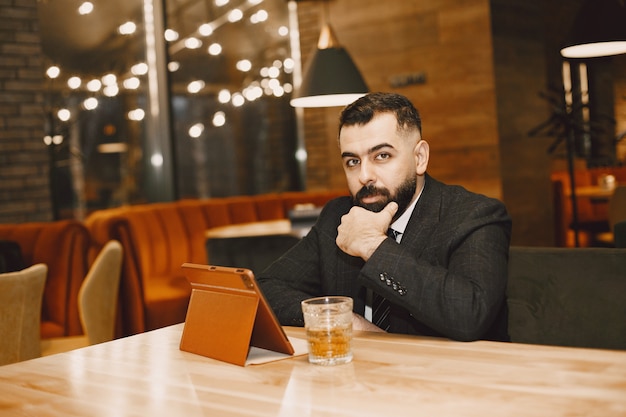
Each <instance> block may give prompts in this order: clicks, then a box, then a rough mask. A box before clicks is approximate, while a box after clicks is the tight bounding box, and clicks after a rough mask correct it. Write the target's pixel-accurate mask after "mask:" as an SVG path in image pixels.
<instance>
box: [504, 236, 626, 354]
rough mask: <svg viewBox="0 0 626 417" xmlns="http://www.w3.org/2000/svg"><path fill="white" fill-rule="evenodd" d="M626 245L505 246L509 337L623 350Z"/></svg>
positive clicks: (625, 333) (625, 323)
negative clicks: (507, 258)
mask: <svg viewBox="0 0 626 417" xmlns="http://www.w3.org/2000/svg"><path fill="white" fill-rule="evenodd" d="M624 294H626V249H616V248H541V247H519V246H512V247H511V248H510V250H509V278H508V285H507V302H508V307H509V334H510V336H511V341H513V342H519V343H536V344H547V345H559V346H577V347H590V348H605V349H626V319H625V318H626V303H625V302H624Z"/></svg>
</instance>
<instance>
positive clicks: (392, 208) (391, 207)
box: [383, 201, 398, 220]
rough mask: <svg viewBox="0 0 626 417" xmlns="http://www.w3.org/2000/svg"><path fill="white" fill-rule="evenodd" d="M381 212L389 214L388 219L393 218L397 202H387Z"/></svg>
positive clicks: (396, 210) (396, 209)
mask: <svg viewBox="0 0 626 417" xmlns="http://www.w3.org/2000/svg"><path fill="white" fill-rule="evenodd" d="M383 212H385V213H387V214H389V219H390V220H391V219H393V216H395V215H396V213H397V212H398V203H396V202H395V201H391V202H390V203H389V204H387V205H386V206H385V208H384V209H383Z"/></svg>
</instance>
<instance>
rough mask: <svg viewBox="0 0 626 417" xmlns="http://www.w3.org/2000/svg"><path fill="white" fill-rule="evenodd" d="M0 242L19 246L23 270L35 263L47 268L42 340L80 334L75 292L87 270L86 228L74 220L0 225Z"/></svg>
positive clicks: (87, 233) (87, 238)
mask: <svg viewBox="0 0 626 417" xmlns="http://www.w3.org/2000/svg"><path fill="white" fill-rule="evenodd" d="M0 240H9V241H13V242H17V243H18V245H19V247H20V250H21V254H22V258H23V263H24V266H25V267H28V266H31V265H34V264H37V263H44V264H46V265H47V266H48V274H47V277H46V285H45V289H44V294H43V301H42V313H41V337H42V338H51V337H61V336H75V335H81V334H83V330H82V327H81V324H80V318H79V315H78V290H79V288H80V285H81V284H82V282H83V280H84V279H85V276H86V275H87V271H88V269H89V258H88V250H89V245H90V236H89V232H88V230H87V228H86V227H85V226H84V225H83V224H82V223H81V222H79V221H76V220H61V221H56V222H36V223H21V224H0Z"/></svg>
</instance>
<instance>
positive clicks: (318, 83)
mask: <svg viewBox="0 0 626 417" xmlns="http://www.w3.org/2000/svg"><path fill="white" fill-rule="evenodd" d="M367 92H368V89H367V85H366V84H365V80H363V77H362V76H361V73H360V72H359V70H358V68H357V67H356V65H355V64H354V62H353V61H352V58H351V57H350V54H349V53H348V51H346V49H345V48H343V47H342V46H341V45H339V42H338V41H337V37H336V36H335V34H334V32H333V30H332V28H331V27H330V25H329V24H328V19H326V23H324V25H323V26H322V30H321V32H320V37H319V41H318V43H317V48H316V50H315V52H314V53H313V56H312V57H311V59H310V60H309V62H308V63H307V64H306V66H305V69H304V77H303V79H302V84H301V85H300V87H299V88H298V89H297V90H296V93H295V94H294V96H293V99H291V101H290V104H291V105H292V106H294V107H333V106H345V105H347V104H350V103H352V102H353V101H354V100H356V99H358V98H359V97H361V96H363V95H365V94H367Z"/></svg>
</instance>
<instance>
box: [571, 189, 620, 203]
mask: <svg viewBox="0 0 626 417" xmlns="http://www.w3.org/2000/svg"><path fill="white" fill-rule="evenodd" d="M614 192H615V188H605V187H600V186H599V185H587V186H580V187H576V197H586V198H589V199H591V200H599V201H609V199H610V198H611V196H612V195H613V193H614ZM571 194H572V193H571V190H569V189H568V190H566V193H565V195H566V196H568V197H569V196H570V195H571Z"/></svg>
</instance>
